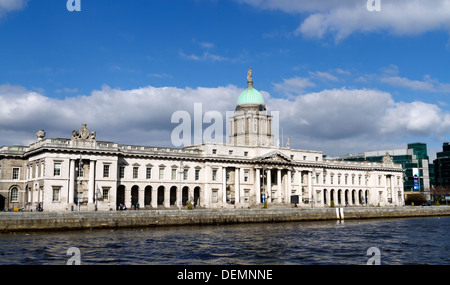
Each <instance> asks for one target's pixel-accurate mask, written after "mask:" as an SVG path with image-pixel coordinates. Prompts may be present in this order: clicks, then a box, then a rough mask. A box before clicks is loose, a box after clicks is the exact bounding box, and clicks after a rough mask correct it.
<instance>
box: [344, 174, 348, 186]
mask: <svg viewBox="0 0 450 285" xmlns="http://www.w3.org/2000/svg"><path fill="white" fill-rule="evenodd" d="M344 183H345V185H347V183H348V177H347V175H345V182H344Z"/></svg>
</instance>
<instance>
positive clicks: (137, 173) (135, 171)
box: [133, 166, 139, 179]
mask: <svg viewBox="0 0 450 285" xmlns="http://www.w3.org/2000/svg"><path fill="white" fill-rule="evenodd" d="M138 176H139V167H137V166H135V167H133V179H137V178H138Z"/></svg>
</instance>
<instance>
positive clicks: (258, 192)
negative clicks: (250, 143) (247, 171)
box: [254, 168, 261, 204]
mask: <svg viewBox="0 0 450 285" xmlns="http://www.w3.org/2000/svg"><path fill="white" fill-rule="evenodd" d="M255 172H256V173H255V183H254V185H255V195H256V200H255V202H256V204H260V203H261V182H260V181H261V177H260V176H261V174H260V171H259V168H256V170H255Z"/></svg>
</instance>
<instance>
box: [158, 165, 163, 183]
mask: <svg viewBox="0 0 450 285" xmlns="http://www.w3.org/2000/svg"><path fill="white" fill-rule="evenodd" d="M159 179H160V180H162V179H164V167H160V168H159Z"/></svg>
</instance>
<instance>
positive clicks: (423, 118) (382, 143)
mask: <svg viewBox="0 0 450 285" xmlns="http://www.w3.org/2000/svg"><path fill="white" fill-rule="evenodd" d="M266 104H267V105H268V106H269V107H270V109H271V110H277V111H279V112H280V121H281V125H280V127H283V131H284V135H285V137H290V139H291V140H290V142H291V145H295V146H296V147H299V148H303V149H316V150H323V151H325V153H328V154H332V155H340V154H344V153H347V152H361V151H367V150H379V149H384V148H394V147H397V146H398V144H399V143H398V142H399V141H402V142H403V146H404V145H406V143H407V142H409V141H408V140H409V139H411V138H413V137H414V138H415V139H416V138H418V139H419V140H420V139H426V140H429V139H433V137H435V136H446V135H449V134H450V114H449V113H446V112H445V111H443V110H442V109H441V108H440V107H439V106H437V105H434V104H427V103H423V102H411V103H406V102H395V100H394V99H393V98H392V96H391V94H389V93H387V92H382V91H379V90H370V89H346V88H341V89H331V90H323V91H321V92H315V93H308V94H304V95H299V96H297V97H296V98H295V99H294V100H290V101H287V100H285V99H270V100H267V101H266Z"/></svg>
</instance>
